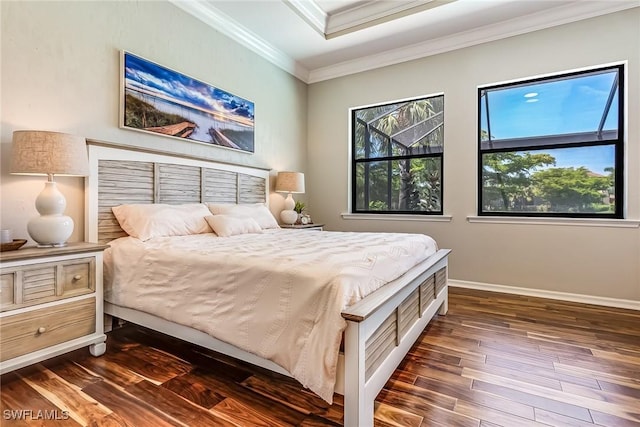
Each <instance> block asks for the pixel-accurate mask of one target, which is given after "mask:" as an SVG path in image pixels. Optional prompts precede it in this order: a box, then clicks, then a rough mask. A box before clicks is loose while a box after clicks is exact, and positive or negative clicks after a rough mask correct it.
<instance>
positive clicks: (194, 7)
mask: <svg viewBox="0 0 640 427" xmlns="http://www.w3.org/2000/svg"><path fill="white" fill-rule="evenodd" d="M169 2H171V3H173V4H174V5H175V6H177V7H179V8H180V9H182V10H184V11H185V12H187V13H189V14H191V15H192V16H194V17H195V18H198V19H199V20H201V21H202V22H204V23H205V24H207V25H209V26H210V27H212V28H213V29H215V30H216V31H219V32H221V33H222V34H224V35H225V36H227V37H229V38H230V39H232V40H233V41H235V42H237V43H239V44H241V45H242V46H244V47H246V48H248V49H250V50H252V51H253V52H255V53H257V54H258V55H260V56H262V57H263V58H264V59H266V60H267V61H269V62H271V63H272V64H274V65H276V66H277V67H280V68H281V69H283V70H284V71H286V72H287V73H289V74H291V75H293V76H295V77H297V78H299V79H300V80H302V81H303V82H305V83H308V79H309V70H308V69H306V68H305V67H304V66H302V65H301V64H299V63H298V62H296V61H295V60H294V59H292V58H291V57H289V56H288V55H286V54H285V53H283V52H282V51H280V50H278V49H276V48H275V47H273V46H272V45H271V44H269V43H267V42H266V41H265V40H263V39H262V38H260V37H259V36H257V35H255V34H254V33H252V32H251V31H249V30H247V29H246V28H245V27H243V26H242V25H240V24H239V23H238V22H236V21H235V20H233V19H232V18H231V17H229V16H228V15H226V14H224V13H222V12H221V11H220V10H218V9H216V8H215V7H213V6H212V5H211V4H210V3H209V2H207V1H205V0H169Z"/></svg>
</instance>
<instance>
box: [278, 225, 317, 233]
mask: <svg viewBox="0 0 640 427" xmlns="http://www.w3.org/2000/svg"><path fill="white" fill-rule="evenodd" d="M280 227H281V228H293V229H295V230H312V231H322V230H323V228H324V224H293V225H287V224H284V225H281V226H280Z"/></svg>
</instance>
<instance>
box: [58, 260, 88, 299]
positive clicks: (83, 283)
mask: <svg viewBox="0 0 640 427" xmlns="http://www.w3.org/2000/svg"><path fill="white" fill-rule="evenodd" d="M94 262H95V260H94V258H85V259H81V260H78V261H76V262H74V263H66V264H63V266H62V286H61V292H59V294H60V295H61V296H62V297H65V298H68V297H72V296H76V295H82V294H88V293H91V292H93V291H94V290H95V284H94V282H95V281H94V279H93V277H91V272H92V271H94V269H93V263H94Z"/></svg>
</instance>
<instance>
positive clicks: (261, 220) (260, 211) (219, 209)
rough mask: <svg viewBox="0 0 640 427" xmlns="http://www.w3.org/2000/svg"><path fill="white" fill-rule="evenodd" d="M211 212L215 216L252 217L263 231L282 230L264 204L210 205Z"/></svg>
mask: <svg viewBox="0 0 640 427" xmlns="http://www.w3.org/2000/svg"><path fill="white" fill-rule="evenodd" d="M208 206H209V210H210V211H211V213H212V214H214V215H221V214H222V215H231V216H235V217H250V218H253V219H255V220H256V222H257V223H258V225H260V227H261V228H262V229H267V228H280V226H278V221H276V219H275V218H274V217H273V214H272V213H271V211H270V210H269V208H268V207H266V206H265V205H264V204H263V203H254V204H245V205H235V204H229V203H220V204H216V203H209V204H208Z"/></svg>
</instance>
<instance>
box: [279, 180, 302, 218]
mask: <svg viewBox="0 0 640 427" xmlns="http://www.w3.org/2000/svg"><path fill="white" fill-rule="evenodd" d="M276 191H277V192H279V193H289V194H288V195H287V198H286V199H285V200H284V210H283V211H282V212H280V221H282V222H283V223H284V224H289V225H291V224H295V223H296V221H297V220H298V213H297V212H296V211H295V210H294V208H295V206H296V202H295V200H293V196H292V195H291V194H292V193H304V174H303V173H301V172H278V177H277V178H276Z"/></svg>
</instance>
